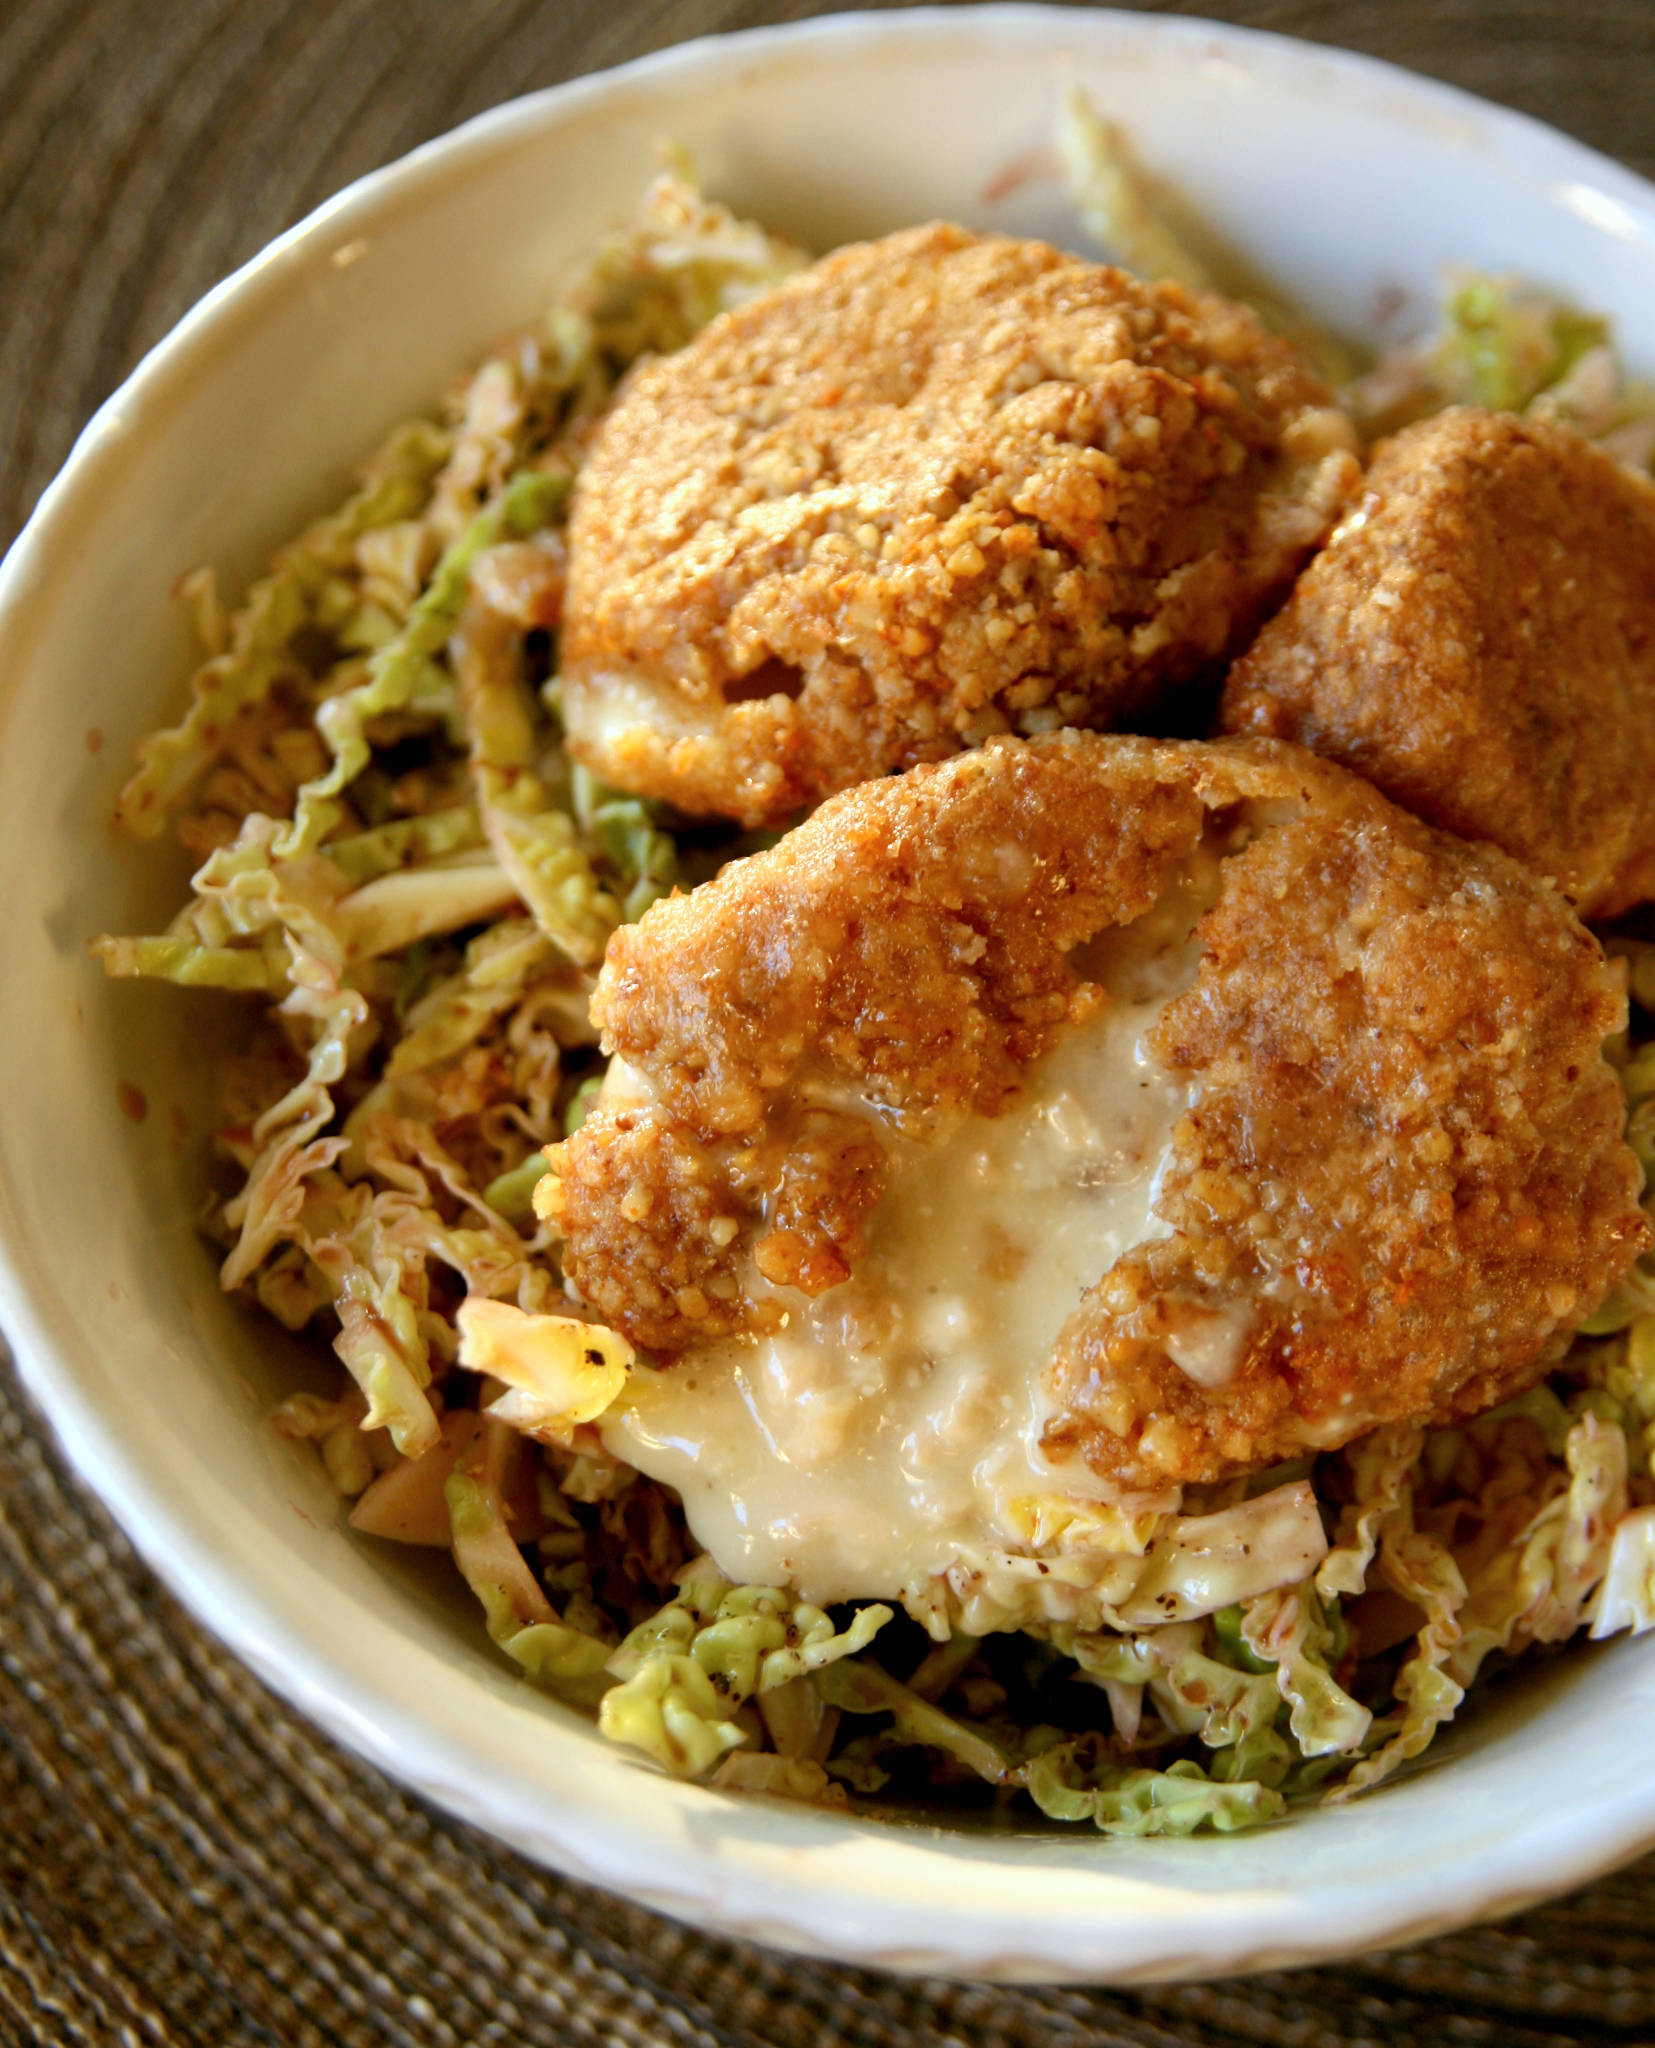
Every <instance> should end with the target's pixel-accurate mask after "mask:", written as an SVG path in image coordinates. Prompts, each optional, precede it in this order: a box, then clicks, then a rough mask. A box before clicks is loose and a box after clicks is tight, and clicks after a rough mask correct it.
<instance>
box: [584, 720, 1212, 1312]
mask: <svg viewBox="0 0 1655 2048" xmlns="http://www.w3.org/2000/svg"><path fill="white" fill-rule="evenodd" d="M1095 746H1096V742H1094V741H1092V740H1091V739H1090V737H1089V736H1088V735H1084V734H1079V733H1066V734H1060V735H1057V736H1054V737H1053V738H1051V739H1048V740H1044V741H1041V742H1039V743H1038V744H1036V745H1034V746H1030V747H1022V746H1017V745H1012V744H1009V743H1005V744H996V745H994V746H991V747H990V748H988V749H987V750H986V751H984V752H981V753H977V754H970V755H964V756H960V757H958V758H956V759H955V760H953V761H951V762H949V763H948V764H946V766H944V767H942V768H935V767H923V768H918V769H915V770H913V771H912V772H911V773H909V774H908V775H905V776H903V777H901V778H900V779H897V778H893V779H889V780H885V781H881V782H872V783H866V784H863V785H862V786H861V787H860V788H857V789H853V790H850V791H847V792H846V793H845V794H843V795H841V796H839V797H836V798H834V799H832V800H831V801H830V802H828V803H826V804H824V805H823V806H822V808H821V809H820V810H819V811H818V812H816V814H815V815H814V816H813V817H811V818H810V819H809V820H807V822H806V823H805V824H803V825H801V826H799V827H798V828H797V829H796V830H795V831H793V832H790V833H789V834H788V835H787V836H786V838H784V839H783V840H782V841H781V843H780V844H779V845H777V846H776V847H774V848H772V849H771V850H770V851H769V852H768V853H762V854H758V855H755V856H754V857H753V858H752V859H750V860H745V861H739V862H737V863H735V864H733V865H732V866H731V867H729V868H727V869H726V870H725V871H724V873H723V874H721V875H720V876H719V877H718V878H717V880H716V881H712V882H709V883H707V884H706V885H705V886H704V887H702V888H700V889H697V890H696V891H695V892H694V893H693V894H692V895H689V896H674V897H669V898H668V899H667V900H666V901H665V902H662V903H658V904H656V905H655V907H654V908H653V909H652V910H650V911H649V912H648V913H647V914H646V916H645V917H644V918H643V919H642V921H641V922H640V923H638V924H636V925H630V926H623V927H622V928H621V929H620V930H619V931H618V932H616V934H615V936H614V937H613V939H611V941H610V944H609V952H608V956H607V958H606V960H605V963H604V969H603V973H602V975H601V976H600V978H599V982H598V990H597V994H596V996H595V998H594V1000H593V1021H594V1022H595V1023H597V1024H598V1025H600V1026H601V1028H602V1030H603V1033H604V1041H605V1043H606V1045H608V1046H609V1047H611V1048H612V1050H613V1051H614V1052H616V1053H617V1054H618V1055H619V1056H620V1057H621V1058H623V1059H624V1060H626V1061H627V1063H628V1064H629V1066H631V1067H633V1068H635V1069H637V1070H638V1071H639V1072H640V1073H642V1074H643V1075H644V1076H646V1077H647V1079H648V1081H649V1083H650V1084H651V1087H652V1090H653V1093H654V1096H655V1100H654V1101H653V1103H646V1104H644V1105H643V1106H641V1107H629V1106H625V1098H624V1097H623V1098H622V1100H621V1105H620V1106H614V1107H611V1106H607V1105H604V1104H601V1103H600V1106H599V1107H598V1109H597V1110H596V1111H595V1112H594V1114H593V1115H592V1116H591V1117H589V1118H588V1120H587V1122H586V1123H585V1124H584V1125H583V1126H582V1128H581V1130H580V1131H579V1132H578V1133H577V1134H576V1136H575V1137H574V1138H573V1139H571V1140H570V1141H569V1142H568V1143H567V1144H565V1145H563V1146H560V1147H556V1148H554V1167H555V1171H556V1173H557V1175H558V1179H559V1183H560V1194H561V1202H562V1207H561V1211H560V1214H559V1219H558V1220H559V1223H560V1226H561V1228H562V1230H563V1232H564V1234H565V1237H566V1240H567V1242H566V1245H565V1252H564V1261H565V1270H566V1271H567V1272H568V1273H569V1275H570V1277H571V1278H572V1279H574V1280H575V1282H576V1284H577V1285H578V1286H579V1288H580V1290H581V1293H582V1294H583V1295H584V1296H585V1298H586V1299H587V1300H588V1301H589V1302H591V1303H592V1305H593V1306H594V1307H595V1308H597V1309H599V1310H600V1311H601V1312H602V1313H603V1314H604V1315H605V1316H607V1317H608V1318H610V1319H611V1320H612V1321H614V1322H617V1323H619V1324H620V1325H621V1326H622V1327H623V1328H625V1329H626V1330H627V1331H628V1332H629V1333H630V1334H631V1335H632V1336H633V1337H634V1338H635V1339H636V1340H637V1341H638V1342H640V1343H643V1344H647V1345H649V1346H651V1347H653V1348H655V1349H660V1350H668V1351H676V1350H680V1349H682V1348H683V1347H684V1346H685V1345H687V1344H690V1343H694V1342H696V1341H698V1340H699V1339H702V1338H705V1337H708V1336H713V1335H722V1334H727V1333H728V1332H729V1331H731V1330H734V1329H738V1328H744V1327H750V1326H752V1324H753V1321H754V1318H755V1313H756V1312H757V1306H756V1304H755V1303H754V1302H753V1301H752V1300H751V1299H750V1298H749V1295H748V1291H747V1282H746V1280H745V1278H744V1271H745V1268H746V1265H747V1262H748V1261H749V1260H752V1259H754V1258H756V1259H757V1262H758V1264H759V1267H760V1270H761V1271H763V1272H764V1273H766V1275H767V1277H769V1278H771V1279H772V1280H776V1279H779V1278H781V1277H782V1262H783V1260H784V1259H786V1260H788V1261H791V1262H792V1263H793V1264H794V1266H795V1268H796V1270H797V1271H798V1272H799V1273H800V1274H802V1275H803V1276H804V1280H795V1282H794V1284H805V1282H806V1281H809V1282H816V1281H820V1282H821V1285H826V1284H831V1283H832V1281H833V1280H838V1279H843V1278H844V1277H845V1275H846V1273H847V1272H848V1270H849V1269H850V1266H851V1264H852V1263H854V1260H855V1258H856V1257H857V1256H858V1255H859V1254H860V1251H861V1239H860V1226H861V1224H862V1222H863V1221H864V1219H865V1218H866V1216H867V1215H868V1213H869V1212H870V1211H871V1210H872V1209H873V1207H874V1205H875V1203H876V1202H877V1201H878V1199H879V1196H880V1194H881V1193H882V1192H883V1190H884V1185H885V1179H886V1173H885V1160H884V1152H883V1147H882V1146H881V1145H880V1144H879V1142H878V1135H877V1129H876V1127H875V1126H874V1125H872V1124H871V1123H870V1121H869V1118H868V1116H867V1115H866V1113H859V1112H861V1102H860V1098H861V1097H863V1096H866V1097H868V1098H870V1099H872V1100H873V1101H875V1102H877V1103H879V1104H880V1105H882V1106H883V1108H884V1110H885V1111H886V1113H887V1114H888V1115H889V1117H890V1118H891V1120H892V1122H893V1123H894V1124H895V1125H896V1126H897V1127H899V1128H903V1129H906V1130H908V1131H909V1132H911V1133H912V1134H914V1135H916V1136H925V1135H935V1134H940V1133H941V1131H942V1130H943V1129H944V1128H945V1127H946V1126H947V1124H948V1123H949V1122H950V1121H951V1120H954V1119H957V1118H958V1117H959V1116H961V1115H964V1114H965V1113H966V1112H968V1111H975V1112H977V1113H978V1114H980V1115H993V1114H994V1112H995V1111H996V1110H997V1109H999V1108H1000V1107H1001V1106H1002V1105H1003V1103H1004V1101H1005V1098H1006V1096H1007V1095H1008V1094H1009V1093H1010V1091H1011V1090H1012V1089H1013V1088H1015V1087H1016V1086H1017V1084H1018V1081H1019V1079H1020V1077H1021V1075H1022V1073H1023V1070H1024V1068H1025V1067H1026V1066H1027V1065H1028V1064H1029V1063H1030V1062H1031V1061H1032V1060H1034V1059H1036V1058H1038V1057H1039V1055H1040V1053H1041V1052H1042V1051H1044V1050H1045V1048H1046V1046H1047V1045H1048V1044H1049V1043H1050V1041H1051V1038H1052V1035H1053V1033H1054V1032H1055V1031H1056V1030H1057V1029H1058V1028H1059V1026H1060V1025H1062V1024H1063V1023H1064V1022H1065V1020H1066V1019H1068V1017H1069V1016H1070V1015H1071V1013H1072V1012H1074V1011H1076V1010H1077V1008H1078V1009H1079V1010H1080V1011H1082V1012H1083V1011H1084V1010H1085V1009H1086V1008H1087V1007H1088V1005H1089V1004H1090V1003H1092V1002H1094V1001H1095V992H1094V991H1092V989H1091V988H1090V985H1089V984H1086V983H1083V982H1082V981H1081V979H1080V977H1079V976H1078V975H1077V974H1076V973H1075V972H1074V970H1073V969H1072V968H1071V966H1070V964H1069V959H1068V956H1069V954H1070V953H1071V952H1072V950H1073V949H1074V947H1075V946H1076V945H1078V944H1079V943H1080V942H1081V941H1082V940H1083V939H1086V938H1089V937H1090V936H1091V935H1092V934H1093V933H1094V932H1097V931H1100V930H1102V929H1104V928H1105V927H1106V926H1110V925H1115V924H1121V923H1125V922H1126V921H1127V920H1128V919H1130V918H1133V917H1137V916H1140V915H1141V914H1142V913H1143V912H1144V911H1146V910H1148V909H1149V908H1150V906H1151V905H1152V904H1153V903H1154V902H1155V901H1156V899H1157V897H1159V896H1160V894H1161V893H1162V891H1163V890H1164V888H1165V887H1166V884H1167V881H1168V878H1169V877H1170V875H1171V874H1172V872H1173V870H1174V869H1175V867H1176V866H1177V864H1178V863H1179V861H1180V860H1182V859H1183V858H1184V856H1185V855H1187V854H1188V852H1189V851H1190V849H1191V848H1192V847H1193V846H1194V845H1195V843H1196V841H1197V839H1198V838H1199V836H1200V831H1201V823H1202V807H1201V803H1200V800H1199V798H1198V796H1197V795H1196V792H1195V790H1194V788H1193V787H1192V786H1190V785H1189V784H1188V783H1187V781H1186V782H1180V781H1178V780H1175V779H1173V778H1171V777H1169V776H1168V775H1167V774H1166V773H1165V771H1164V769H1163V768H1162V766H1161V764H1160V759H1159V754H1158V750H1157V749H1156V747H1155V746H1154V745H1153V744H1152V743H1151V742H1149V741H1145V740H1119V741H1116V742H1114V743H1113V744H1112V746H1111V748H1110V751H1109V770H1108V773H1107V774H1102V773H1100V772H1099V762H1098V758H1097V755H1096V753H1095V751H1094V749H1095ZM853 1095H854V1096H855V1097H857V1098H858V1100H857V1105H856V1109H855V1110H851V1109H847V1108H846V1107H844V1106H843V1104H844V1100H845V1099H846V1098H849V1097H851V1096H853ZM836 1097H838V1098H839V1100H838V1101H836V1100H835V1098H836ZM661 1132H665V1133H670V1139H669V1138H668V1137H666V1136H662V1135H660V1133H661ZM712 1187H716V1188H717V1189H718V1190H719V1198H718V1201H717V1202H716V1203H715V1204H713V1206H711V1207H708V1206H707V1203H708V1200H709V1197H708V1195H707V1193H706V1190H707V1189H709V1188H712ZM767 1206H768V1208H769V1209H770V1210H771V1211H772V1212H773V1214H772V1215H771V1217H770V1219H769V1223H768V1224H766V1223H765V1221H764V1220H763V1219H764V1215H765V1211H766V1208H767ZM807 1262H814V1263H808V1264H807ZM790 1277H791V1276H790ZM821 1285H818V1284H810V1285H808V1289H807V1291H809V1292H811V1293H817V1292H820V1291H821Z"/></svg>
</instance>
